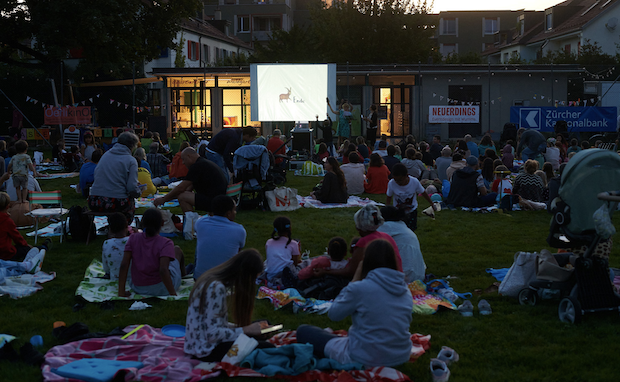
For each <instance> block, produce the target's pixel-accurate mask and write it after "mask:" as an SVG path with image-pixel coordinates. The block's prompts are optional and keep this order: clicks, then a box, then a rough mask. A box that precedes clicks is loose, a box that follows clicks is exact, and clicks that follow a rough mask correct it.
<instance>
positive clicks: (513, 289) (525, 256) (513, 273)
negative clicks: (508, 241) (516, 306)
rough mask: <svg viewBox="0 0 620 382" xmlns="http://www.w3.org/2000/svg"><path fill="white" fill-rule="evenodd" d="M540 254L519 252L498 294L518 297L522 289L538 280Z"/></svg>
mask: <svg viewBox="0 0 620 382" xmlns="http://www.w3.org/2000/svg"><path fill="white" fill-rule="evenodd" d="M537 261H538V252H534V253H531V252H517V253H515V260H514V263H513V264H512V266H511V267H510V269H509V270H508V273H506V277H504V280H503V281H502V283H501V284H500V285H499V288H498V292H499V294H501V295H503V296H510V297H518V296H519V292H520V291H521V289H523V288H526V287H528V286H529V285H530V282H531V281H534V280H536V263H537Z"/></svg>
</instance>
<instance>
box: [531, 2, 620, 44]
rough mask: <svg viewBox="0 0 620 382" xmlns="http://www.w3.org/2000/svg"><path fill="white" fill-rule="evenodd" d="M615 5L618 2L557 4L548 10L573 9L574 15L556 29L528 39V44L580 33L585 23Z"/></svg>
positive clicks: (544, 31)
mask: <svg viewBox="0 0 620 382" xmlns="http://www.w3.org/2000/svg"><path fill="white" fill-rule="evenodd" d="M617 4H618V0H609V1H608V0H568V1H565V2H563V3H560V4H557V5H555V6H553V7H551V8H548V9H552V10H555V9H557V8H561V7H571V8H573V7H574V8H575V12H574V14H573V15H572V16H570V17H568V19H566V21H564V22H563V23H561V24H560V25H558V26H557V27H555V26H554V27H553V29H551V30H548V31H547V30H543V31H542V32H540V33H538V34H537V35H536V36H534V37H533V38H532V39H530V41H529V43H534V42H539V41H543V40H547V39H549V38H553V37H557V36H561V35H565V34H568V33H572V32H577V31H580V30H581V29H582V28H583V27H584V26H585V25H586V24H587V23H589V22H590V21H592V20H594V19H595V18H597V17H598V16H599V15H601V14H603V13H605V12H607V10H609V9H611V8H612V7H613V6H615V5H617ZM545 12H547V11H545Z"/></svg>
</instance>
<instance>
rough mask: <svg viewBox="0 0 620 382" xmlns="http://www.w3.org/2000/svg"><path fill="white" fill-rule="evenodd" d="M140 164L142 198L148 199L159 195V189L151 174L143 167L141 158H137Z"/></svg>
mask: <svg viewBox="0 0 620 382" xmlns="http://www.w3.org/2000/svg"><path fill="white" fill-rule="evenodd" d="M135 158H136V162H137V163H138V187H140V189H141V190H142V194H140V196H141V197H143V198H146V197H147V196H149V195H153V194H156V193H157V187H155V185H154V184H153V179H151V173H150V172H149V170H147V169H146V168H144V167H142V165H141V161H140V158H138V157H135Z"/></svg>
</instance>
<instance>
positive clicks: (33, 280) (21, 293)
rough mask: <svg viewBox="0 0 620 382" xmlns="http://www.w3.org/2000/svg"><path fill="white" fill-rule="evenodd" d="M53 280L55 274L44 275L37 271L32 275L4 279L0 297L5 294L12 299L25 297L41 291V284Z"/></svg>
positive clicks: (0, 287) (0, 288) (0, 286)
mask: <svg viewBox="0 0 620 382" xmlns="http://www.w3.org/2000/svg"><path fill="white" fill-rule="evenodd" d="M55 278H56V272H51V273H45V272H43V271H39V272H37V273H35V274H34V275H33V274H30V273H26V274H23V275H19V276H8V277H5V278H4V280H5V283H4V285H0V296H3V295H5V294H6V295H9V296H10V297H11V298H14V299H18V298H22V297H27V296H30V295H31V294H34V293H36V292H38V291H40V290H43V287H42V286H41V284H43V283H46V282H48V281H52V280H54V279H55Z"/></svg>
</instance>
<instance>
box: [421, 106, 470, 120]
mask: <svg viewBox="0 0 620 382" xmlns="http://www.w3.org/2000/svg"><path fill="white" fill-rule="evenodd" d="M479 122H480V106H476V105H471V106H456V105H449V106H446V105H443V106H429V107H428V123H479Z"/></svg>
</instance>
